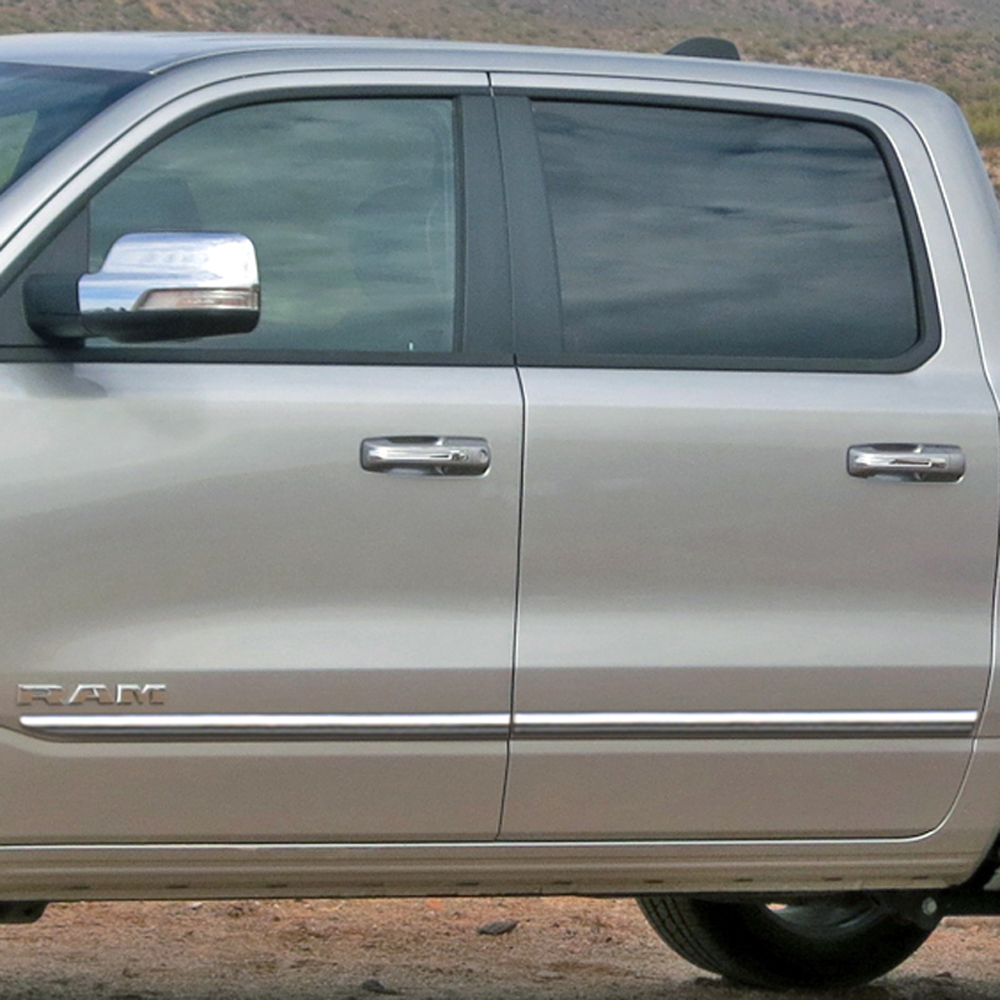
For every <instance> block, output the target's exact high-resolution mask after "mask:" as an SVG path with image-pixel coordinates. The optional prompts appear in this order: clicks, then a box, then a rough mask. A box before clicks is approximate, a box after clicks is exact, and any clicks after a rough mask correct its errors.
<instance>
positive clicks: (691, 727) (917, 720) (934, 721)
mask: <svg viewBox="0 0 1000 1000" xmlns="http://www.w3.org/2000/svg"><path fill="white" fill-rule="evenodd" d="M978 717H979V713H978V712H976V711H974V710H973V711H955V712H947V711H922V712H906V711H898V712H896V711H893V712H519V713H517V714H516V715H515V716H514V735H515V736H520V737H523V738H528V739H710V738H730V739H782V738H794V739H803V738H810V737H812V738H817V739H821V738H828V737H841V738H843V739H851V738H858V739H860V738H869V737H872V736H883V737H891V738H898V737H904V736H921V737H925V738H926V737H949V736H951V737H954V736H971V735H972V733H973V730H974V729H975V726H976V721H977V720H978Z"/></svg>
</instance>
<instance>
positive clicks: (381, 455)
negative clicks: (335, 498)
mask: <svg viewBox="0 0 1000 1000" xmlns="http://www.w3.org/2000/svg"><path fill="white" fill-rule="evenodd" d="M491 459H492V455H491V454H490V445H489V442H488V441H486V439H485V438H466V437H433V436H429V437H381V438H365V439H364V441H362V442H361V468H362V469H365V470H366V471H368V472H422V473H424V474H429V475H438V476H481V475H483V473H485V472H486V470H487V469H489V467H490V461H491Z"/></svg>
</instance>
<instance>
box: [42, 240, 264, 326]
mask: <svg viewBox="0 0 1000 1000" xmlns="http://www.w3.org/2000/svg"><path fill="white" fill-rule="evenodd" d="M24 305H25V313H26V315H27V318H28V323H29V325H30V326H31V328H32V330H34V331H35V333H37V334H38V335H39V336H42V337H45V338H47V339H54V340H78V339H81V338H86V337H110V338H111V339H113V340H117V341H120V342H122V343H149V342H153V341H158V340H188V339H194V338H198V337H217V336H223V335H226V334H238V333H249V332H250V331H251V330H253V329H254V327H256V325H257V323H258V321H259V320H260V278H259V273H258V268H257V254H256V251H255V250H254V246H253V243H251V241H250V240H249V239H248V238H247V237H246V236H243V235H241V234H239V233H130V234H129V235H127V236H122V237H121V238H120V239H118V240H116V241H115V243H114V245H113V246H112V247H111V249H110V250H109V251H108V255H107V257H106V258H105V261H104V265H103V267H102V268H101V270H100V271H98V272H97V274H85V275H83V276H82V277H80V278H70V277H69V276H66V275H33V276H32V277H30V278H29V279H28V280H27V281H26V282H25V285H24Z"/></svg>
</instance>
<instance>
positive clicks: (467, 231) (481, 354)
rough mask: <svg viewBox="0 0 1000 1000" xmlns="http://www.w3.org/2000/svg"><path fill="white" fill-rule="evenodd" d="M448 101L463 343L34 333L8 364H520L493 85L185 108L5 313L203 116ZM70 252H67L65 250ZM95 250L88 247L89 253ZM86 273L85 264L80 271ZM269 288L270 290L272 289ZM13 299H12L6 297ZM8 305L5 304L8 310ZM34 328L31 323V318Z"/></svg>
mask: <svg viewBox="0 0 1000 1000" xmlns="http://www.w3.org/2000/svg"><path fill="white" fill-rule="evenodd" d="M379 97H383V98H387V99H402V100H405V99H408V98H414V99H443V100H449V101H452V102H453V104H454V109H455V126H456V127H455V150H456V167H457V172H456V181H457V183H456V216H457V219H458V220H459V229H458V233H457V234H456V255H457V258H458V259H457V264H458V266H457V268H456V348H455V349H454V350H452V351H436V352H430V351H428V352H404V351H398V352H397V351H393V352H382V351H342V350H335V349H329V350H327V349H321V350H309V349H296V348H280V349H273V348H254V347H246V348H240V347H212V346H207V345H206V342H205V341H202V345H203V346H198V347H185V346H183V345H180V344H178V345H170V346H167V347H158V346H156V345H149V346H143V347H140V348H135V347H129V346H120V347H119V346H117V345H114V346H105V345H101V346H94V345H89V344H88V343H87V342H85V341H84V342H67V343H65V344H60V343H55V342H49V343H46V342H45V341H43V340H42V339H40V338H34V342H27V343H26V342H18V343H15V344H12V343H8V344H2V343H0V362H11V361H24V362H38V361H60V362H72V363H84V362H103V363H115V364H117V363H122V362H126V363H132V364H141V363H157V364H160V363H172V364H261V365H281V364H291V365H320V364H322V365H330V364H337V365H418V366H436V367H440V366H464V367H468V366H487V367H498V366H508V367H509V366H511V365H513V364H514V357H513V337H512V322H511V308H510V302H511V295H510V273H509V260H510V255H509V247H508V242H507V237H508V233H507V222H506V215H505V204H504V192H503V183H502V178H501V175H500V153H499V131H498V128H497V123H496V118H495V105H494V102H493V98H492V97H491V96H490V94H489V89H488V87H487V86H486V85H485V84H484V85H483V86H482V87H481V88H477V87H467V86H466V87H455V88H447V87H444V88H442V87H440V86H434V87H427V86H421V85H419V84H414V85H410V86H406V85H404V86H391V87H388V86H379V85H375V86H364V85H360V86H340V87H324V88H317V87H314V86H311V87H302V86H295V85H294V84H292V85H289V86H287V87H280V88H273V87H272V88H269V89H267V90H266V91H262V92H261V93H259V94H252V93H250V94H242V95H240V96H239V97H235V98H226V99H221V100H217V101H212V102H207V103H206V104H205V105H203V106H201V107H199V108H198V109H196V110H195V111H191V112H189V113H187V114H184V115H181V116H179V117H177V118H176V119H175V120H173V121H172V122H171V123H170V124H169V125H168V126H166V127H164V128H163V129H161V130H159V131H158V132H157V133H156V134H155V135H154V136H151V137H150V138H149V139H148V140H146V141H145V142H143V143H142V144H141V145H140V146H138V147H137V148H136V149H135V150H133V151H131V152H130V153H129V155H128V156H126V157H124V158H123V159H122V160H121V161H120V162H119V163H117V164H116V165H115V167H114V169H113V170H111V171H109V172H108V173H107V174H105V175H104V176H103V177H102V178H101V179H100V181H98V182H97V183H95V184H94V185H93V186H92V187H91V188H90V189H88V191H87V192H86V193H85V194H83V195H81V196H80V197H79V198H78V199H76V200H75V201H74V202H73V203H72V205H70V206H68V207H67V209H66V210H65V211H64V212H63V213H62V215H61V217H60V219H59V221H58V223H57V224H56V225H54V226H51V227H49V230H48V231H47V233H46V234H43V235H42V236H41V237H40V238H39V239H38V240H36V241H35V244H34V245H33V246H32V247H31V248H30V249H29V250H28V251H27V252H26V253H25V255H24V257H23V260H24V261H25V263H24V264H23V265H22V266H20V267H19V268H18V269H17V273H16V275H15V276H13V277H8V279H7V280H6V281H5V282H4V291H3V293H2V295H0V315H2V314H4V313H6V314H7V315H10V314H11V311H12V310H14V309H15V303H13V302H10V301H9V300H8V296H16V297H17V302H16V309H20V308H21V306H20V297H21V286H22V283H23V280H24V278H26V277H27V276H29V275H30V274H31V273H33V271H34V270H39V268H38V267H37V266H36V262H37V261H38V260H39V258H40V257H42V256H43V254H44V252H45V251H46V250H47V249H49V248H50V247H57V246H58V244H59V241H60V239H61V238H62V237H63V236H64V234H69V233H71V232H72V231H73V229H74V227H73V225H72V224H73V222H74V221H76V220H78V219H79V217H80V214H81V212H84V211H85V209H86V207H87V205H88V204H89V202H90V200H91V199H92V198H93V197H94V196H95V195H96V194H97V192H98V191H100V190H101V189H102V188H103V187H104V186H106V185H107V184H108V183H110V182H111V181H112V180H114V179H115V178H116V177H117V176H119V175H120V174H121V173H123V172H124V171H125V170H126V169H127V168H128V167H129V166H131V165H132V164H133V163H135V162H136V161H137V160H139V159H141V157H142V156H143V155H144V154H145V153H146V152H148V151H149V150H150V149H152V148H154V147H155V146H157V145H159V144H160V143H161V142H163V141H164V140H166V139H168V138H170V136H172V135H174V134H176V133H178V132H180V131H182V130H183V129H184V128H186V127H187V126H189V125H191V124H193V123H194V122H197V121H200V120H203V119H206V118H209V117H211V116H212V115H215V114H219V113H222V112H225V111H228V110H233V109H236V108H240V107H249V106H254V105H262V104H271V103H277V102H284V101H289V100H304V101H305V100H338V99H351V98H363V99H368V98H379ZM61 256H66V254H65V253H64V254H62V255H61ZM85 259H86V254H85V253H84V260H85ZM81 273H82V272H81ZM264 294H266V289H265V290H264ZM5 300H8V301H5ZM4 306H6V308H4ZM25 326H26V324H25Z"/></svg>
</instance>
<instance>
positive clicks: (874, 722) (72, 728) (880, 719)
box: [19, 710, 979, 741]
mask: <svg viewBox="0 0 1000 1000" xmlns="http://www.w3.org/2000/svg"><path fill="white" fill-rule="evenodd" d="M978 721H979V713H978V712H977V711H976V710H965V711H874V712H865V711H846V712H517V713H515V714H514V719H513V726H511V720H510V717H509V716H508V715H506V714H502V713H499V712H497V713H455V714H441V715H437V714H430V713H426V714H415V715H362V714H341V715H307V714H301V715H299V714H291V715H289V714H269V713H258V714H245V715H242V714H197V713H195V714H171V715H166V714H164V715H151V714H148V713H132V714H121V715H110V714H109V715H77V716H72V715H52V714H45V715H22V716H21V717H20V719H19V722H20V724H21V726H22V728H23V729H25V730H26V731H27V732H28V733H30V734H31V735H33V736H43V737H48V738H50V739H51V738H54V739H67V740H84V739H91V740H92V739H99V740H189V739H194V740H279V739H305V740H352V741H357V740H369V741H373V740H386V741H389V740H392V741H397V740H437V741H446V740H505V739H507V737H508V735H511V736H513V737H514V738H515V739H535V740H574V739H827V738H838V739H863V738H871V737H880V738H886V739H891V738H903V737H923V738H928V737H930V738H941V739H944V738H948V737H963V738H968V737H971V736H972V735H973V733H974V731H975V727H976V724H977V722H978Z"/></svg>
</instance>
